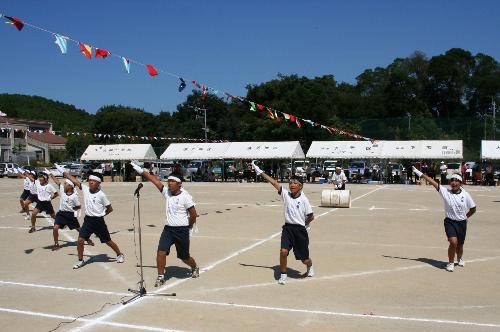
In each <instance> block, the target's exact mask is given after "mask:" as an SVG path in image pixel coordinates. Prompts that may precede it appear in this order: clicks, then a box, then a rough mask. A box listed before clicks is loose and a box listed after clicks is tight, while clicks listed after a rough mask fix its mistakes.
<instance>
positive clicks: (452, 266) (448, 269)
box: [446, 263, 455, 272]
mask: <svg viewBox="0 0 500 332" xmlns="http://www.w3.org/2000/svg"><path fill="white" fill-rule="evenodd" d="M454 268H455V264H454V263H448V264H447V265H446V271H448V272H453V269H454Z"/></svg>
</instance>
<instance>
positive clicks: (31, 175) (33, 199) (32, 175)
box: [23, 171, 38, 220]
mask: <svg viewBox="0 0 500 332" xmlns="http://www.w3.org/2000/svg"><path fill="white" fill-rule="evenodd" d="M24 174H25V175H26V177H27V178H28V180H29V181H30V188H29V191H30V194H29V195H28V197H27V198H26V199H25V200H24V202H23V204H24V213H26V216H25V217H24V219H26V220H30V219H31V218H30V204H31V203H35V204H36V203H38V195H37V183H38V180H37V179H36V172H35V171H26V172H25V173H24ZM26 183H27V182H26Z"/></svg>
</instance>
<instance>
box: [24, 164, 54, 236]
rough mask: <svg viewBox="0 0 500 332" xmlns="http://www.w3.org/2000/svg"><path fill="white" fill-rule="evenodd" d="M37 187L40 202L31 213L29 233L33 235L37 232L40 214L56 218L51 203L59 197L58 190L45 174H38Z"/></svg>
mask: <svg viewBox="0 0 500 332" xmlns="http://www.w3.org/2000/svg"><path fill="white" fill-rule="evenodd" d="M35 185H36V191H37V197H38V202H37V203H36V206H35V208H34V209H33V212H32V213H31V228H30V229H29V231H28V232H29V233H33V232H34V231H35V230H36V229H35V224H36V216H37V215H38V213H40V212H45V213H47V214H48V215H50V216H51V217H52V219H55V218H56V214H55V212H54V207H53V206H52V202H51V201H52V200H53V199H54V198H56V197H57V196H58V195H59V194H58V193H57V190H56V189H55V188H54V187H53V186H52V185H51V184H50V183H49V175H48V174H46V173H44V172H38V183H37V182H35Z"/></svg>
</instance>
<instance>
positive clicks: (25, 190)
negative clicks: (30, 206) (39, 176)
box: [19, 189, 30, 201]
mask: <svg viewBox="0 0 500 332" xmlns="http://www.w3.org/2000/svg"><path fill="white" fill-rule="evenodd" d="M29 196H30V191H29V190H28V189H24V190H23V193H22V194H21V196H19V199H22V200H23V201H25V200H26V198H28V197H29Z"/></svg>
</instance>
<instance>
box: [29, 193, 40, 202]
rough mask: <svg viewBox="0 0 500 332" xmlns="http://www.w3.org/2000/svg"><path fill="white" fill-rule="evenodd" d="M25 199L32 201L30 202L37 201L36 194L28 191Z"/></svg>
mask: <svg viewBox="0 0 500 332" xmlns="http://www.w3.org/2000/svg"><path fill="white" fill-rule="evenodd" d="M27 200H28V201H30V202H32V203H38V195H37V194H32V193H30V195H29V196H28V198H27Z"/></svg>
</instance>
